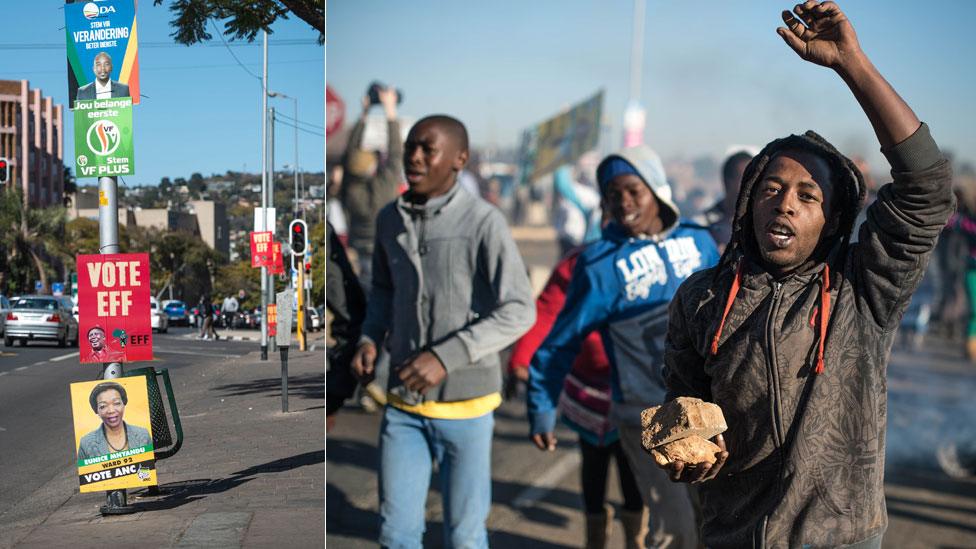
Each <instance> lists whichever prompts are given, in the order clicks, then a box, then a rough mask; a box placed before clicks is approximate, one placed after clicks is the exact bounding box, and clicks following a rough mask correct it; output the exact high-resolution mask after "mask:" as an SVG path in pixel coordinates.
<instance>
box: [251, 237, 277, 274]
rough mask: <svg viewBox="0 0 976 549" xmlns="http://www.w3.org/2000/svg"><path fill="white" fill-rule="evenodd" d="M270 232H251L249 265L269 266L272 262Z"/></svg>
mask: <svg viewBox="0 0 976 549" xmlns="http://www.w3.org/2000/svg"><path fill="white" fill-rule="evenodd" d="M272 234H273V233H272V232H271V231H263V232H252V233H251V267H271V266H272V263H271V260H272V257H271V254H272V251H273V250H272V249H271V242H272Z"/></svg>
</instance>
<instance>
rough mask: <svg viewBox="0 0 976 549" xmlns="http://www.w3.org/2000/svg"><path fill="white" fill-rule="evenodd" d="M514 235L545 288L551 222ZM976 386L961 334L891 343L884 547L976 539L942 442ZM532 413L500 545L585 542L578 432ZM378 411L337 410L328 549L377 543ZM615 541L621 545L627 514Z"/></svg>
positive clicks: (500, 467) (434, 518)
mask: <svg viewBox="0 0 976 549" xmlns="http://www.w3.org/2000/svg"><path fill="white" fill-rule="evenodd" d="M513 232H514V231H513ZM536 233H538V234H536ZM515 236H516V239H517V242H518V245H519V248H520V250H521V252H522V256H523V258H524V259H525V262H526V267H527V268H528V270H529V273H530V275H531V278H532V282H533V286H534V287H535V289H536V290H537V291H538V290H539V289H540V287H541V285H542V284H543V283H544V282H545V280H546V277H547V276H548V271H549V268H551V265H552V264H553V263H554V261H555V253H554V250H553V244H552V243H553V239H552V238H551V235H549V234H548V233H546V232H545V231H544V230H537V231H534V232H532V231H528V230H522V231H521V232H519V233H518V234H516V235H515ZM503 362H504V361H503ZM974 394H976V366H974V365H972V364H970V363H969V362H967V361H966V360H964V359H963V358H962V352H961V344H958V343H947V342H945V341H942V340H939V339H937V338H934V337H930V338H928V340H927V342H926V344H925V345H924V346H923V347H922V348H921V349H918V350H913V349H910V348H908V347H896V348H895V349H894V351H893V353H892V355H891V359H890V363H889V368H888V397H889V401H888V432H887V453H886V477H885V478H886V483H885V492H886V497H887V508H888V516H889V526H888V531H887V534H886V536H885V542H884V546H885V547H898V548H901V547H946V548H949V547H976V478H969V479H963V480H958V479H951V478H949V477H948V476H947V475H946V474H945V473H943V472H942V471H941V469H940V468H939V465H938V463H937V461H936V450H937V449H938V448H939V447H940V446H942V445H944V444H946V443H947V442H953V441H967V440H968V441H973V440H976V400H974V399H973V398H972V395H974ZM525 417H526V414H525V404H524V402H523V401H522V399H516V400H511V401H507V402H505V403H504V404H503V405H502V406H501V407H500V408H499V409H498V410H496V412H495V437H494V442H493V447H492V479H493V483H492V508H491V513H490V515H489V519H488V529H489V538H490V541H491V544H492V546H493V547H505V548H506V549H507V548H523V547H524V548H527V549H528V548H563V547H566V548H568V547H579V546H581V545H582V544H583V541H584V530H585V528H584V520H583V515H582V513H581V511H580V508H581V496H580V482H579V478H578V476H579V458H578V450H577V449H576V437H575V435H574V434H573V433H572V432H570V431H568V430H567V429H565V428H561V431H557V437H558V438H559V446H558V448H557V449H556V451H555V452H551V453H542V452H540V451H539V450H537V449H536V448H535V447H534V446H533V445H532V444H531V443H530V442H529V440H528V438H527V436H526V434H527V430H528V426H527V422H526V419H525ZM381 419H382V414H381V413H374V414H370V413H367V412H365V411H364V410H363V409H362V408H360V407H359V406H357V405H356V404H355V403H351V404H349V405H347V406H346V407H345V408H344V409H342V410H341V411H340V412H339V413H338V417H337V423H336V427H335V428H334V430H333V431H331V432H330V433H329V435H328V437H327V439H326V540H327V543H328V546H329V547H330V548H354V547H356V548H358V547H364V546H367V547H375V540H376V539H377V537H378V534H379V515H378V514H377V509H378V492H377V479H376V471H377V467H378V456H379V454H378V449H377V440H378V436H379V427H380V420H381ZM615 475H616V473H615V472H611V476H610V479H611V481H610V484H609V489H608V500H609V502H610V503H611V504H613V505H615V506H616V507H617V509H619V508H620V504H621V502H622V498H621V497H620V491H619V489H618V487H617V485H616V481H615V480H614V479H615V478H616V476H615ZM431 484H432V489H431V494H430V497H429V498H428V500H427V503H426V510H427V521H428V529H427V532H426V534H425V539H424V542H425V543H424V545H425V546H429V547H437V546H439V545H441V539H442V538H441V531H440V530H441V527H442V522H441V517H442V513H441V507H440V506H441V503H440V495H439V492H438V488H437V486H438V482H437V480H436V476H435V478H434V479H433V480H432V483H431ZM609 546H610V547H621V546H623V536H622V533H621V527H620V525H619V523H618V524H617V526H616V528H615V529H614V532H613V535H612V536H611V543H610V544H609Z"/></svg>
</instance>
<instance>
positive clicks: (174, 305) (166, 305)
mask: <svg viewBox="0 0 976 549" xmlns="http://www.w3.org/2000/svg"><path fill="white" fill-rule="evenodd" d="M163 312H165V313H166V316H167V317H169V323H170V324H173V325H175V326H179V325H182V326H189V325H190V317H189V315H188V314H187V312H186V303H183V302H182V301H180V300H178V299H167V300H166V301H163Z"/></svg>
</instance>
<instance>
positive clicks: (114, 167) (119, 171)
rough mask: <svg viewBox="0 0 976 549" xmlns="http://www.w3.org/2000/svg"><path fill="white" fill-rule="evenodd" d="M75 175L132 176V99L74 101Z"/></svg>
mask: <svg viewBox="0 0 976 549" xmlns="http://www.w3.org/2000/svg"><path fill="white" fill-rule="evenodd" d="M74 112H75V175H76V176H77V177H113V176H117V175H135V173H136V164H135V154H134V150H133V147H132V98H131V97H119V98H115V99H89V100H78V101H75V111H74Z"/></svg>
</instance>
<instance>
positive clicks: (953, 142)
mask: <svg viewBox="0 0 976 549" xmlns="http://www.w3.org/2000/svg"><path fill="white" fill-rule="evenodd" d="M839 4H840V6H841V8H842V9H844V10H845V13H846V14H847V15H848V18H849V19H850V20H851V22H852V23H853V25H854V28H855V31H856V32H857V34H858V37H859V40H860V43H861V46H862V48H863V49H864V51H865V52H866V53H867V54H868V56H869V57H870V58H871V60H872V61H873V62H874V64H875V65H876V66H877V67H878V69H879V70H880V71H881V73H882V74H883V75H884V76H885V77H886V78H887V79H888V80H889V81H890V82H891V83H892V85H893V86H894V88H895V89H896V90H897V91H898V92H899V93H900V94H901V95H902V97H903V98H904V99H905V100H906V101H907V102H908V104H909V105H910V106H911V107H913V109H914V110H915V112H916V113H917V114H918V116H919V118H920V119H921V120H923V121H925V122H927V123H928V124H929V126H930V127H931V129H932V133H933V135H934V137H935V138H936V140H937V141H938V143H939V144H940V146H941V147H942V148H943V149H944V150H949V151H952V152H954V153H955V155H956V156H957V157H959V158H961V159H968V160H969V161H972V160H974V159H976V132H974V131H973V128H974V127H976V102H974V101H973V100H972V95H973V91H974V90H976V71H973V70H972V66H973V63H974V59H976V41H974V40H972V34H971V30H970V29H969V25H970V22H971V21H973V20H974V19H976V2H967V1H963V0H959V1H940V2H933V3H926V4H919V3H918V2H908V1H906V0H885V1H884V2H882V1H866V0H862V1H858V2H839ZM793 5H794V2H770V1H766V0H762V1H749V2H734V3H730V2H723V3H718V2H705V1H699V0H689V1H682V2H675V1H666V2H665V1H658V0H648V1H647V4H646V13H645V17H644V21H645V40H644V47H643V64H642V78H641V79H640V87H641V94H640V97H639V100H640V102H641V103H642V104H643V106H644V107H645V108H646V109H647V126H646V130H645V142H646V143H648V144H649V145H651V146H652V147H654V148H655V149H656V150H657V151H658V152H659V153H660V154H661V155H662V156H663V157H664V158H665V159H667V158H695V157H699V156H702V155H709V156H713V157H721V156H723V155H724V154H725V152H726V151H727V150H728V149H729V147H730V146H732V145H743V144H745V145H758V146H762V145H764V144H765V143H767V142H769V141H771V140H773V139H775V138H777V137H782V136H785V135H788V134H791V133H802V132H803V131H806V130H808V129H812V130H815V131H817V132H818V133H820V134H821V135H823V136H824V137H826V138H827V139H828V140H830V141H831V142H832V143H834V145H835V146H837V147H838V148H839V149H840V150H841V151H842V152H844V153H846V154H847V155H848V156H854V155H860V156H864V157H866V158H867V160H868V161H869V162H870V163H871V164H872V171H873V172H874V171H877V170H879V166H880V168H881V169H880V171H881V172H885V171H887V169H888V168H887V164H886V163H885V162H884V159H883V157H882V156H881V155H880V153H879V152H878V149H879V147H880V146H879V145H878V143H877V140H876V139H875V137H874V133H873V131H872V130H871V126H870V124H869V122H868V120H867V118H866V116H865V115H864V114H863V112H862V111H861V109H860V107H859V106H858V104H857V102H856V101H855V99H854V98H853V96H852V95H851V94H850V92H849V90H848V89H847V87H846V86H845V84H844V83H843V82H842V81H841V79H840V78H839V77H838V76H837V75H836V74H835V73H834V72H833V71H831V70H829V69H826V68H824V67H819V66H816V65H813V64H810V63H807V62H805V61H802V60H801V59H800V58H799V57H798V56H797V55H796V54H795V53H794V52H793V51H792V50H791V49H790V48H789V47H788V46H787V45H786V44H785V43H784V42H783V40H782V39H781V38H780V37H779V36H778V35H777V34H776V32H775V29H776V27H777V26H780V25H781V24H782V19H781V17H780V13H781V11H782V10H784V9H791V8H792V7H793ZM328 8H329V9H328V13H327V31H326V58H327V77H326V81H327V83H328V85H329V86H330V87H332V88H333V89H334V90H336V91H337V92H338V94H339V95H340V96H341V97H342V98H343V100H344V101H345V102H346V104H347V105H352V106H353V107H352V111H351V112H350V111H349V107H348V106H347V113H346V120H347V123H350V124H351V123H352V122H353V121H354V119H355V118H356V117H357V116H358V114H359V106H358V103H359V98H360V97H361V96H362V94H363V91H364V90H365V89H366V86H367V85H368V84H369V82H371V81H372V80H380V81H383V82H386V83H390V84H393V85H396V86H397V87H398V88H400V89H402V90H403V93H404V102H403V105H402V107H401V113H403V114H405V115H408V116H412V117H413V118H414V119H416V118H417V117H420V116H424V115H427V114H432V113H435V112H444V113H447V114H451V115H454V116H457V117H458V118H460V119H461V120H462V121H463V122H465V124H466V125H467V126H468V130H469V133H470V134H471V140H472V142H473V143H474V144H475V145H477V146H497V147H512V146H514V145H515V144H516V143H517V140H518V138H519V136H520V135H521V132H522V131H523V130H524V129H526V128H528V127H530V126H533V125H535V124H538V123H540V122H542V121H544V120H546V119H548V118H550V117H551V116H553V115H555V114H557V113H558V112H559V111H560V110H561V109H565V108H567V107H569V106H571V105H573V104H575V103H577V102H580V101H582V100H584V99H586V98H587V97H589V96H591V95H592V94H593V93H595V92H596V91H597V90H599V89H601V88H603V89H605V90H606V99H605V104H604V113H605V116H606V117H607V118H608V119H609V122H610V123H611V124H612V125H613V126H612V130H611V131H610V132H608V133H610V135H611V144H610V147H614V148H615V147H618V146H619V145H620V136H621V135H622V129H621V124H622V117H623V110H624V107H625V105H626V103H627V99H628V91H629V88H630V78H629V73H630V51H631V36H632V26H633V23H632V21H633V9H634V8H633V2H632V1H629V0H608V1H606V2H583V1H577V2H566V1H557V0H538V1H533V2H523V1H518V0H494V1H492V2H449V1H446V0H445V1H439V0H438V1H433V0H429V1H416V2H387V1H381V0H358V1H355V2H352V1H347V2H332V3H330V4H329V6H328Z"/></svg>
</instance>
